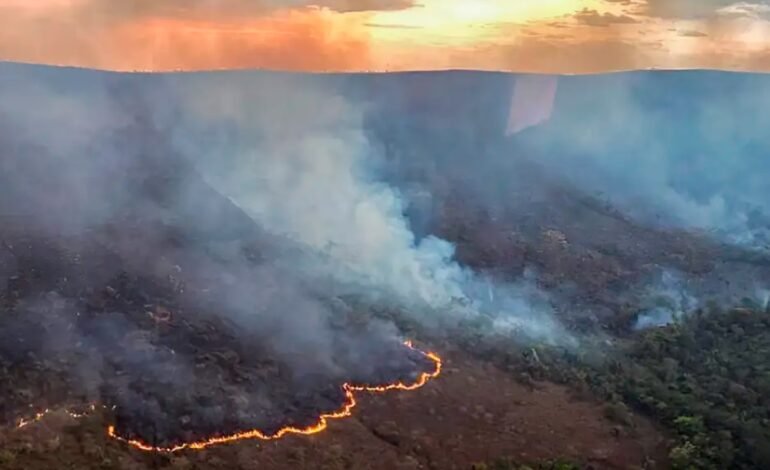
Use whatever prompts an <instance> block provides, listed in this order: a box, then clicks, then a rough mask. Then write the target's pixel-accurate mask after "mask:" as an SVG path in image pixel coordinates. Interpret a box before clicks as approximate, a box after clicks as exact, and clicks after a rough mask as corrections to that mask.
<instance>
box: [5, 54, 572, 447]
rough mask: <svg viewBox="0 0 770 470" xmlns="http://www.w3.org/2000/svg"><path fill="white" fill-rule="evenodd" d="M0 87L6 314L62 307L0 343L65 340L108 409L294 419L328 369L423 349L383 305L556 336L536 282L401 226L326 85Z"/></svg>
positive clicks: (509, 332)
mask: <svg viewBox="0 0 770 470" xmlns="http://www.w3.org/2000/svg"><path fill="white" fill-rule="evenodd" d="M0 85H1V86H0V123H1V124H2V125H0V132H1V133H2V140H0V154H1V156H2V159H1V160H0V162H1V163H2V169H3V172H2V175H0V191H1V192H2V197H0V209H2V210H1V211H0V216H2V217H3V218H4V220H6V221H7V222H8V223H4V224H3V225H2V226H1V227H0V239H2V240H3V242H4V244H3V245H2V246H0V262H2V266H0V268H2V274H3V275H4V276H5V275H7V276H8V282H7V283H8V284H9V285H8V287H7V289H6V290H5V291H4V292H3V295H4V298H7V299H10V300H9V301H8V302H9V305H11V308H12V310H13V311H14V312H15V313H17V314H18V315H15V316H8V317H6V318H5V321H7V322H9V325H15V324H16V322H21V323H22V324H24V322H33V320H35V319H40V322H44V323H45V322H49V323H50V322H54V323H56V325H62V326H61V328H59V327H52V328H47V329H45V331H44V332H43V333H40V332H38V333H30V334H33V336H35V337H36V338H37V339H36V341H35V342H34V345H32V343H28V344H27V345H26V346H24V345H21V346H19V345H18V344H17V343H15V342H13V343H9V344H7V345H6V347H5V349H6V350H7V351H5V352H8V351H10V353H12V352H13V351H15V350H19V351H22V350H23V351H25V354H26V353H31V354H33V356H34V357H38V358H42V359H45V358H47V357H49V356H52V355H59V356H62V357H65V358H66V359H65V360H64V362H63V364H64V363H67V364H69V365H68V367H69V368H68V369H67V371H68V373H69V374H71V377H72V378H77V380H74V384H71V385H72V386H73V387H74V389H76V390H77V391H78V393H81V394H84V395H86V396H87V398H88V399H92V398H94V396H95V395H101V397H102V399H104V400H106V401H107V402H109V403H112V404H115V405H117V407H118V408H117V411H116V413H117V414H118V416H117V418H116V419H117V422H118V425H119V427H121V426H126V424H125V423H134V425H132V426H133V427H131V432H136V433H138V434H139V435H140V436H142V437H145V438H146V437H147V436H148V433H150V434H152V433H156V434H157V433H159V434H158V435H159V436H160V437H159V439H161V440H162V441H163V442H167V440H169V439H170V440H175V439H178V438H180V437H182V436H180V435H179V433H178V432H176V431H178V430H179V429H182V430H183V431H184V432H186V433H192V435H188V436H187V437H195V435H199V434H196V433H200V434H204V435H205V434H212V433H215V432H217V431H218V430H219V431H221V430H222V429H227V430H229V429H243V428H245V427H249V425H254V424H255V423H256V424H264V425H265V426H267V427H269V426H271V425H276V423H279V422H281V419H282V416H283V415H282V414H281V413H282V412H284V413H285V417H286V418H287V419H289V420H293V421H295V422H299V423H301V422H302V419H303V418H305V419H306V418H307V417H309V416H317V414H318V411H319V410H323V409H331V408H334V406H335V405H338V404H339V401H340V399H341V397H340V396H339V393H340V392H339V385H340V384H341V383H342V382H344V381H352V382H356V383H384V382H391V381H393V380H395V379H400V380H413V379H414V377H415V375H416V374H417V373H418V372H419V371H420V370H421V369H424V367H427V366H430V365H431V364H426V360H425V358H422V357H420V356H419V355H415V354H416V353H415V354H413V353H411V352H409V351H408V350H405V348H404V347H403V346H402V344H401V341H402V340H403V338H402V337H401V333H400V331H399V330H398V328H397V327H396V326H395V325H394V322H393V321H392V319H393V317H396V320H398V319H406V320H409V321H411V322H414V321H416V322H418V323H419V324H420V325H421V326H422V328H423V331H426V332H444V331H450V328H451V327H453V326H457V325H460V324H462V322H463V321H465V320H468V319H483V320H484V321H485V324H486V325H487V326H488V328H489V329H488V331H489V332H493V333H495V334H503V335H505V336H509V337H516V338H520V339H527V340H535V341H549V342H554V343H564V342H567V341H571V340H569V337H568V335H567V334H566V333H564V331H563V329H562V328H561V327H560V325H559V324H558V322H556V321H555V320H554V317H553V315H552V312H551V306H550V304H549V299H548V296H547V295H546V294H545V293H544V292H543V291H541V290H540V289H539V288H538V287H537V286H536V285H535V284H534V283H532V282H527V281H520V282H514V283H510V282H509V283H503V282H500V281H499V280H496V279H494V278H493V277H491V276H481V275H478V274H476V273H474V272H473V271H472V270H470V269H469V268H466V267H464V266H461V265H460V264H459V263H458V262H457V261H456V260H455V249H454V246H453V245H452V244H451V243H449V242H447V241H445V240H443V239H441V238H439V237H437V236H434V235H431V234H430V228H429V227H427V226H426V228H425V233H422V234H420V236H419V237H418V236H416V235H415V233H414V232H413V230H412V227H411V223H410V220H409V219H408V217H407V215H405V214H406V213H407V212H408V211H409V207H408V201H407V200H406V199H405V198H404V197H403V196H402V194H401V192H400V190H399V189H398V186H397V185H394V184H392V183H391V181H388V180H387V179H386V178H385V175H387V174H388V171H387V167H388V162H387V161H385V160H384V159H383V158H382V157H383V155H381V154H380V152H379V147H378V145H377V144H375V143H374V142H372V140H371V137H370V136H369V135H368V134H367V132H366V125H365V111H366V109H365V108H364V106H363V105H362V104H361V103H360V102H357V101H356V100H354V99H350V98H348V97H345V96H344V95H343V93H342V90H341V87H340V82H336V83H334V82H333V81H332V80H327V79H326V78H321V77H296V76H289V75H280V74H261V73H234V74H201V75H174V76H146V75H133V76H124V75H116V74H106V73H94V72H87V71H73V70H57V69H45V68H38V67H27V66H14V65H10V64H9V65H5V66H3V67H2V68H0ZM3 280H4V281H5V280H6V279H3ZM382 307H384V308H382ZM382 312H386V314H382ZM166 316H169V317H170V319H165V317H166ZM387 316H390V317H391V318H387V319H386V318H385V317H387ZM25 318H26V320H25ZM35 321H36V320H35ZM169 321H170V322H172V323H173V325H174V327H173V328H167V327H166V326H165V325H166V324H167V323H166V322H169ZM33 323H34V322H33ZM54 323H51V324H54ZM209 325H214V326H209ZM14 328H15V327H14ZM19 328H21V327H19ZM10 329H13V328H9V330H10ZM57 330H62V332H65V331H66V333H67V334H66V335H64V334H62V335H57V334H56V331H57ZM19 331H21V330H19ZM29 331H33V332H34V331H37V330H34V329H31V330H29ZM21 336H24V334H22V335H21ZM35 345H36V346H35ZM33 346H34V347H33ZM89 358H93V359H89ZM62 367H63V366H62ZM171 371H175V372H174V373H171ZM65 375H66V374H65ZM172 383H173V384H176V385H175V386H178V387H179V388H182V389H185V390H189V391H190V393H180V394H172V395H170V396H164V395H163V391H164V390H165V389H167V388H169V387H171V386H172ZM330 390H331V391H330ZM313 396H315V397H316V398H315V399H304V398H307V397H313ZM216 397H230V398H228V399H227V400H225V401H224V402H223V401H221V400H219V399H217V398H216ZM296 403H310V405H307V406H309V407H310V408H314V407H316V408H318V409H310V408H306V409H300V408H297V407H296ZM195 410H197V411H195ZM255 410H257V411H255ZM258 410H262V411H259V412H258ZM255 413H257V414H259V413H262V414H261V415H259V416H257V415H255ZM166 415H167V416H166ZM233 416H235V417H233ZM228 420H229V421H228ZM180 422H181V423H182V424H181V427H180V425H179V424H178V423H180ZM121 423H123V424H121ZM157 423H170V424H163V426H162V428H161V429H157V428H154V426H158V425H157Z"/></svg>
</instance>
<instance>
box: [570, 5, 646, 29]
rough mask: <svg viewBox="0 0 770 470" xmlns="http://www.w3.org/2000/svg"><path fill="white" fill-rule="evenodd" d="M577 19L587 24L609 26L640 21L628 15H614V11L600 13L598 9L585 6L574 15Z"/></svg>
mask: <svg viewBox="0 0 770 470" xmlns="http://www.w3.org/2000/svg"><path fill="white" fill-rule="evenodd" d="M573 17H574V18H575V20H576V21H577V22H578V23H580V24H583V25H586V26H599V27H607V26H610V25H613V24H632V23H638V21H637V20H636V19H634V18H632V17H630V16H628V15H613V14H612V13H599V12H598V11H596V10H589V9H588V8H583V9H582V10H580V11H579V12H577V13H575V14H574V15H573Z"/></svg>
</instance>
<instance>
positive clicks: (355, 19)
mask: <svg viewBox="0 0 770 470" xmlns="http://www.w3.org/2000/svg"><path fill="white" fill-rule="evenodd" d="M0 60H8V61H18V62H32V63H45V64H55V65H74V66H81V67H90V68H99V69H109V70H120V71H170V70H211V69H217V70H218V69H249V68H263V69H273V70H291V71H305V72H352V71H358V72H367V71H402V70H436V69H439V70H443V69H481V70H503V71H520V72H538V73H594V72H606V71H615V70H628V69H642V68H666V69H671V68H674V69H682V68H717V69H729V70H751V71H770V0H754V1H751V2H735V1H733V0H315V1H310V0H0Z"/></svg>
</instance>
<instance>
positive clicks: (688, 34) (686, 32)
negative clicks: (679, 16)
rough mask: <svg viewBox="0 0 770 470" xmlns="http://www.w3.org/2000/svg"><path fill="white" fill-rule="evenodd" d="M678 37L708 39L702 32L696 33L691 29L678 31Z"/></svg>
mask: <svg viewBox="0 0 770 470" xmlns="http://www.w3.org/2000/svg"><path fill="white" fill-rule="evenodd" d="M679 35H680V36H682V37H685V38H704V37H708V34H706V33H704V32H702V31H696V30H693V29H688V30H684V31H679Z"/></svg>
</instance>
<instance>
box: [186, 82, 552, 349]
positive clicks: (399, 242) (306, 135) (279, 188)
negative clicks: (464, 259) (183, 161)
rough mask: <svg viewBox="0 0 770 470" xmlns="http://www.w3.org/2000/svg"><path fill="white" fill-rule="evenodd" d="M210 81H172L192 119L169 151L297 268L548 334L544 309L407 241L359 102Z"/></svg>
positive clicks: (308, 90) (391, 297)
mask: <svg viewBox="0 0 770 470" xmlns="http://www.w3.org/2000/svg"><path fill="white" fill-rule="evenodd" d="M213 78H214V77H211V76H209V79H208V80H201V81H198V82H195V83H192V84H184V85H181V84H177V85H175V88H178V89H180V90H184V91H183V93H182V97H181V101H182V103H184V106H185V108H186V109H184V110H183V113H182V114H184V115H186V116H188V117H189V119H188V120H187V122H186V124H185V125H183V126H180V127H178V128H177V132H176V143H177V146H178V148H179V149H180V150H181V151H182V152H183V153H184V154H185V155H187V156H190V157H192V159H193V160H194V161H195V162H196V164H197V165H198V167H199V169H200V170H201V172H202V173H203V174H204V175H205V177H206V178H207V179H208V180H209V182H210V184H212V185H213V186H214V187H215V188H217V189H218V190H219V191H220V192H222V193H223V194H225V195H227V196H228V197H229V198H230V199H231V200H232V201H234V202H235V203H236V204H237V205H238V206H240V207H241V208H242V209H244V210H245V211H246V212H247V213H248V214H249V215H250V216H251V217H252V218H253V219H254V220H255V221H257V222H258V224H259V225H260V226H262V227H264V228H265V229H266V230H268V231H269V232H272V233H273V234H276V235H281V236H284V237H287V238H289V239H291V240H292V241H294V242H296V243H299V244H301V245H302V246H304V247H305V248H306V249H307V250H309V251H310V252H311V253H312V254H313V258H312V259H313V260H314V261H313V262H308V259H307V258H306V259H303V260H297V261H296V262H297V263H298V264H299V265H300V266H302V269H304V270H305V271H306V272H309V273H314V274H315V275H320V276H326V277H332V278H333V279H335V280H336V281H338V282H341V283H343V284H346V285H355V286H359V287H361V288H362V289H361V291H365V292H367V294H368V295H372V294H379V298H380V299H386V300H387V301H389V302H391V303H395V304H397V305H399V306H401V307H405V308H407V309H413V310H414V311H423V312H424V311H434V312H436V311H438V310H441V312H440V313H437V314H439V315H443V316H445V317H449V316H452V315H455V316H456V317H457V318H461V317H467V316H468V315H478V314H479V312H483V313H484V314H486V315H498V316H499V315H503V316H505V317H506V318H508V319H509V320H506V321H507V323H511V322H513V323H515V324H516V325H517V328H518V329H519V330H520V331H522V332H523V333H525V334H527V335H529V336H532V337H536V338H545V337H555V336H556V333H555V331H556V324H555V322H552V321H550V320H549V318H550V314H549V312H548V309H547V308H546V309H543V310H540V309H538V310H537V311H535V309H533V307H532V305H531V304H530V303H529V302H528V301H527V300H526V298H525V297H523V296H521V295H519V293H517V291H516V289H514V288H511V287H500V286H497V287H495V291H496V292H495V293H494V294H490V292H491V291H490V288H489V287H484V288H477V286H482V285H483V286H487V284H483V283H482V282H481V281H479V280H478V279H476V277H475V275H474V274H473V273H472V272H470V271H469V270H467V269H465V268H463V267H461V266H460V265H458V264H457V263H456V262H455V261H454V259H453V257H454V247H453V245H452V244H450V243H448V242H447V241H445V240H442V239H439V238H436V237H433V236H428V237H425V238H422V239H420V240H418V239H417V238H416V237H415V235H414V233H413V231H412V230H411V227H410V226H409V223H408V221H407V218H406V217H405V216H404V212H405V207H404V202H403V200H402V197H401V194H399V192H398V191H397V190H396V189H395V188H394V187H392V186H390V185H388V184H385V183H383V182H382V181H380V180H378V179H377V175H376V172H375V169H376V168H377V163H378V158H377V157H378V156H377V154H376V152H375V151H374V149H373V146H371V145H370V143H369V141H368V139H367V137H366V135H365V134H364V131H363V129H364V126H363V121H362V119H363V114H362V111H363V110H362V109H361V108H360V107H357V106H355V105H353V104H352V103H350V102H349V101H347V100H345V99H344V98H342V97H341V96H340V95H339V94H337V93H335V92H333V91H331V90H329V89H324V88H321V89H319V87H318V85H317V84H313V85H311V84H310V83H309V81H307V80H303V79H302V78H298V77H286V76H280V75H279V76H276V75H256V76H255V75H247V76H245V77H243V78H242V79H239V78H237V77H235V76H229V77H221V76H220V77H219V78H220V79H218V80H214V79H213ZM319 259H325V260H326V261H327V262H326V263H325V264H324V265H323V266H321V267H319V265H318V263H317V262H316V261H318V260H319ZM303 263H304V264H303ZM478 299H489V300H486V301H479V300H478ZM512 319H515V320H512Z"/></svg>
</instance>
